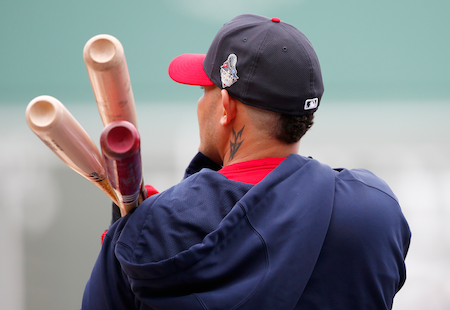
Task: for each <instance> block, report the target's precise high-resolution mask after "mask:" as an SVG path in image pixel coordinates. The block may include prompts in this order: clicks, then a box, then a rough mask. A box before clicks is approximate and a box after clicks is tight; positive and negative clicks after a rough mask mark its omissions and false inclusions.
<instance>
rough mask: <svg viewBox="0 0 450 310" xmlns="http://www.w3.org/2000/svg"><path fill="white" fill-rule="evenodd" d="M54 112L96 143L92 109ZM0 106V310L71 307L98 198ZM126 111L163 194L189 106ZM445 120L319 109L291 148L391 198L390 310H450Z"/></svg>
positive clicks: (373, 108) (184, 139) (179, 151)
mask: <svg viewBox="0 0 450 310" xmlns="http://www.w3.org/2000/svg"><path fill="white" fill-rule="evenodd" d="M199 96H200V91H199ZM65 105H66V106H67V107H68V109H69V110H70V111H71V112H72V114H73V115H74V116H75V118H76V119H77V120H78V121H79V122H80V124H81V125H82V126H83V127H84V128H85V129H86V131H87V132H88V133H89V135H90V136H91V138H92V139H93V140H94V142H96V144H97V145H98V139H99V137H100V133H101V129H102V125H101V121H100V117H99V115H98V111H97V109H96V107H95V104H94V105H92V104H84V103H83V104H76V103H65ZM0 108H1V110H0V111H1V113H0V130H1V133H2V134H1V135H0V149H1V152H0V182H1V186H0V195H1V197H2V199H1V200H0V249H1V255H0V308H1V309H8V310H25V309H26V310H28V309H46V310H51V309H55V310H56V309H58V310H59V309H78V308H79V307H80V306H81V298H82V294H83V289H84V285H85V282H86V281H87V279H88V277H89V273H90V271H91V269H92V267H93V264H94V262H95V257H96V256H97V253H98V250H99V249H100V243H99V237H100V235H101V232H102V231H103V230H104V229H106V228H107V226H106V225H107V224H108V222H109V219H110V218H109V211H110V205H109V201H108V199H107V198H105V197H104V194H103V193H102V192H101V191H99V190H98V189H97V188H95V187H94V186H93V185H91V184H89V182H88V181H87V180H85V179H83V178H82V177H81V176H79V175H77V174H76V173H75V172H73V171H71V170H70V169H69V168H67V167H66V166H65V165H64V164H63V163H62V162H61V161H60V160H59V159H58V158H57V157H56V156H55V155H54V154H53V153H51V151H50V150H48V149H47V147H46V146H45V145H44V144H43V143H42V142H41V141H40V140H39V139H38V138H37V137H36V136H35V135H34V134H33V133H32V131H31V130H30V129H29V128H28V126H27V124H26V122H25V116H24V112H25V108H26V106H13V105H8V106H6V107H0ZM137 110H138V112H139V117H138V124H139V131H140V133H141V139H142V141H141V146H142V155H143V169H144V180H145V183H146V184H151V185H153V186H154V187H155V188H156V189H158V190H160V191H162V190H164V189H166V188H168V187H170V186H171V185H174V184H176V183H177V182H178V181H179V180H180V179H181V178H182V176H183V173H184V168H185V167H186V165H187V164H188V163H189V161H190V159H191V158H192V156H193V155H195V153H196V151H197V146H198V130H197V121H196V103H195V102H191V103H184V104H182V103H177V104H175V103H158V104H154V103H153V104H148V105H145V104H140V105H138V106H137ZM430 111H433V112H432V113H433V114H431V113H430ZM449 115H450V102H441V103H427V105H426V106H424V105H423V103H419V102H418V103H408V102H402V103H392V102H370V103H356V102H350V103H344V102H327V101H326V100H324V101H323V103H322V107H321V108H320V109H319V111H318V113H317V116H316V122H315V125H314V126H313V127H312V129H311V131H310V132H309V133H307V135H306V136H305V137H304V139H303V140H302V144H301V147H300V153H301V154H302V155H305V156H312V157H314V158H316V159H318V160H320V161H322V162H324V163H327V164H329V165H330V166H332V167H336V168H337V167H346V168H366V169H369V170H371V171H372V172H374V173H375V174H377V175H378V176H380V177H381V178H383V179H384V180H385V181H386V182H387V183H388V184H389V185H390V186H391V188H392V189H393V191H394V193H396V195H397V197H398V198H399V200H400V204H401V206H402V208H403V212H404V214H405V216H406V218H407V220H408V222H409V224H410V227H411V230H412V234H413V236H412V243H411V247H410V251H409V254H408V258H407V273H408V279H407V281H406V284H405V286H404V288H403V289H402V290H401V291H400V292H399V294H398V295H397V297H396V299H395V300H394V309H395V310H413V309H427V310H444V309H450V280H449V279H450V264H449V261H450V228H449V227H450V226H449V223H450V145H449V136H450V122H448V120H447V118H448V116H449ZM68 187H70V188H68ZM91 188H92V191H91ZM94 201H95V203H94ZM62 223H64V224H62ZM105 226H106V227H105ZM67 253H70V255H68V254H67Z"/></svg>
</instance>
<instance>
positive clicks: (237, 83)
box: [169, 14, 324, 115]
mask: <svg viewBox="0 0 450 310" xmlns="http://www.w3.org/2000/svg"><path fill="white" fill-rule="evenodd" d="M203 58H204V59H203ZM201 60H203V68H200V63H201ZM169 75H170V76H171V77H172V79H174V80H175V81H177V82H180V83H184V84H191V85H212V84H213V83H214V84H215V85H217V86H219V87H220V88H224V89H227V90H228V93H229V94H230V95H231V96H232V97H233V98H236V99H238V100H239V101H241V102H242V103H244V104H247V105H251V106H254V107H257V108H261V109H265V110H270V111H274V112H279V113H286V114H291V115H304V114H312V113H314V112H315V111H316V110H317V108H318V107H319V104H320V100H321V97H322V94H323V91H324V87H323V82H322V73H321V69H320V64H319V60H318V59H317V55H316V53H315V51H314V49H313V46H312V44H311V43H310V42H309V40H308V39H307V38H306V37H305V35H304V34H303V33H301V32H300V31H299V30H298V29H296V28H295V27H293V26H292V25H290V24H287V23H284V22H282V21H280V20H279V19H278V18H272V19H270V18H266V17H263V16H258V15H250V14H245V15H239V16H237V17H235V18H234V19H232V20H231V21H230V22H228V23H226V24H225V25H224V26H223V27H222V28H221V29H220V30H219V32H218V33H217V35H216V37H215V38H214V40H213V42H212V43H211V46H210V48H209V50H208V53H207V54H206V56H204V55H199V54H183V55H180V56H178V57H177V58H175V59H174V60H173V61H172V62H171V64H170V66H169ZM210 81H211V82H210Z"/></svg>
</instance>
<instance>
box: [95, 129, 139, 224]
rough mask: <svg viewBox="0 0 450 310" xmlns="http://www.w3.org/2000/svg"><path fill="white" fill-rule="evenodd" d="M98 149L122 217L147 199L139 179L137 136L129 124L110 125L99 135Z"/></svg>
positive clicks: (136, 132)
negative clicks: (99, 148) (99, 147)
mask: <svg viewBox="0 0 450 310" xmlns="http://www.w3.org/2000/svg"><path fill="white" fill-rule="evenodd" d="M100 146H101V150H102V154H103V159H104V163H105V170H106V175H107V177H108V179H109V181H110V183H111V186H112V187H113V189H114V190H115V192H116V194H117V197H118V199H119V203H120V205H119V207H120V208H121V214H122V216H124V215H125V214H127V213H128V212H130V211H131V210H132V209H134V208H136V207H137V206H139V204H140V203H142V201H144V199H146V198H147V196H146V194H147V191H146V190H145V188H144V184H143V178H142V161H141V150H140V147H141V140H140V136H139V132H138V131H137V129H136V127H135V126H134V125H133V124H132V123H130V122H127V121H114V122H111V123H109V124H108V125H106V126H105V128H104V129H103V131H102V134H101V136H100Z"/></svg>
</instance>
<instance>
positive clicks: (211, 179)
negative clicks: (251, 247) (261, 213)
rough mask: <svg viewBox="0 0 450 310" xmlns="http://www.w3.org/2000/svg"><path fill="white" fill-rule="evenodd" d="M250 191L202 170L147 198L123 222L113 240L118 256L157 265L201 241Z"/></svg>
mask: <svg viewBox="0 0 450 310" xmlns="http://www.w3.org/2000/svg"><path fill="white" fill-rule="evenodd" d="M250 188H251V186H250V185H248V184H243V183H239V182H233V181H228V180H227V179H226V178H225V177H223V176H222V175H221V174H219V173H217V172H215V171H213V170H209V169H203V170H202V171H200V172H198V173H196V174H194V175H192V176H190V177H188V178H185V179H184V180H183V181H182V182H180V183H179V184H177V185H175V186H173V187H171V188H169V189H167V190H165V191H163V192H161V193H159V194H156V195H153V196H151V197H149V198H147V199H146V200H145V201H144V202H143V203H142V204H141V205H140V206H139V207H138V208H136V210H135V211H134V212H133V214H131V215H130V216H129V218H125V219H123V220H124V221H126V224H124V225H122V226H123V229H121V230H120V231H118V233H120V236H119V237H118V238H117V244H118V245H120V248H121V253H122V257H123V258H124V259H126V260H130V261H135V262H140V263H149V262H157V261H160V260H164V259H167V258H169V257H172V256H174V255H176V254H177V253H179V252H181V251H185V250H187V249H188V248H189V247H191V246H193V245H194V244H197V243H200V242H202V240H203V238H204V237H205V236H206V235H207V234H209V233H210V232H212V231H213V230H215V229H216V228H217V227H218V225H219V224H220V222H221V221H222V219H223V218H224V217H225V216H226V214H228V212H229V211H230V210H231V209H232V208H233V206H234V205H235V203H236V201H238V200H239V199H241V198H242V196H243V195H245V193H246V192H247V191H248V190H249V189H250ZM149 245H151V246H149Z"/></svg>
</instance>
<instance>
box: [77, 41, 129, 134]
mask: <svg viewBox="0 0 450 310" xmlns="http://www.w3.org/2000/svg"><path fill="white" fill-rule="evenodd" d="M83 58H84V62H85V65H86V69H87V72H88V76H89V80H90V82H91V86H92V90H93V92H94V97H95V100H96V102H97V107H98V110H99V112H100V116H101V118H102V122H103V125H105V126H106V125H107V124H109V123H111V122H113V121H120V120H125V121H129V122H131V123H132V124H133V125H134V126H135V127H136V128H137V117H136V107H135V102H134V96H133V91H132V88H131V81H130V75H129V72H128V66H127V62H126V58H125V53H124V49H123V46H122V44H121V43H120V41H119V40H117V38H115V37H113V36H111V35H107V34H100V35H97V36H94V37H92V38H91V39H90V40H89V41H88V42H87V43H86V45H85V46H84V49H83Z"/></svg>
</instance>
